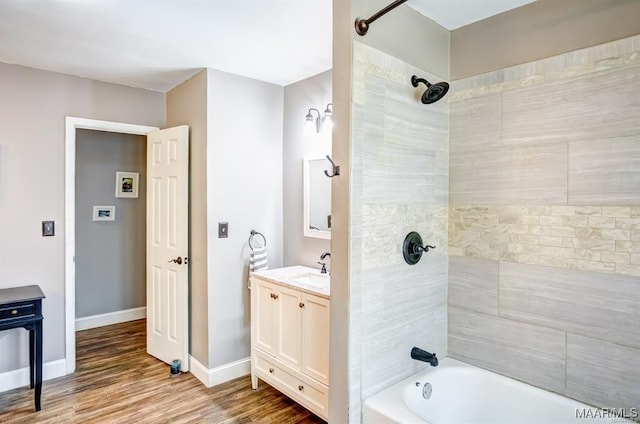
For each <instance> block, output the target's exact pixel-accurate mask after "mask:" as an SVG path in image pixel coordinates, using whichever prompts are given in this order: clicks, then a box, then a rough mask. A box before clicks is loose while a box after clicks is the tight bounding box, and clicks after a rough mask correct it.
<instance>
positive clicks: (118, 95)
mask: <svg viewBox="0 0 640 424" xmlns="http://www.w3.org/2000/svg"><path fill="white" fill-rule="evenodd" d="M0 92H1V93H2V95H1V96H0V287H12V286H19V285H28V284H39V285H40V287H41V288H42V290H43V292H44V294H45V295H46V296H47V298H46V299H45V300H44V301H43V309H44V317H45V319H44V353H43V354H44V361H45V362H49V361H53V360H58V359H62V358H64V357H65V347H64V343H65V342H64V341H65V321H64V320H65V318H64V297H65V292H64V275H65V271H64V263H65V261H64V251H65V238H64V233H65V227H64V214H65V211H64V199H65V186H64V175H65V155H64V152H65V149H64V137H65V116H75V117H82V118H91V119H99V120H108V121H117V122H126V123H134V124H141V125H150V126H158V127H161V126H164V94H162V93H156V92H151V91H147V90H141V89H136V88H130V87H124V86H119V85H114V84H106V83H102V82H97V81H92V80H88V79H84V78H78V77H72V76H68V75H62V74H57V73H52V72H46V71H39V70H35V69H31V68H25V67H21V66H15V65H7V64H0ZM43 220H54V221H55V223H56V226H55V230H56V236H55V237H42V236H41V228H40V227H41V221H43ZM3 333H5V334H3V335H2V336H0V352H2V356H1V357H0V372H4V371H9V370H14V369H17V368H21V367H25V366H27V364H28V354H27V352H28V338H27V332H26V331H23V330H15V331H13V330H12V331H10V332H3Z"/></svg>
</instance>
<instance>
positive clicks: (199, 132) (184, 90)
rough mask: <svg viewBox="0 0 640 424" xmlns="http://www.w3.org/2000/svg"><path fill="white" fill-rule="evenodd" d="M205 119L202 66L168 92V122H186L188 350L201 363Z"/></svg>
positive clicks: (204, 340)
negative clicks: (189, 77) (187, 155)
mask: <svg viewBox="0 0 640 424" xmlns="http://www.w3.org/2000/svg"><path fill="white" fill-rule="evenodd" d="M207 119H208V118H207V71H206V70H203V71H201V72H200V73H198V74H197V75H195V76H194V77H192V78H191V79H189V80H187V81H185V82H183V83H182V84H180V85H178V86H177V87H175V88H173V89H172V90H171V91H169V92H168V93H167V126H168V127H174V126H178V125H189V258H190V259H191V260H190V265H189V271H190V275H189V280H190V286H189V288H190V292H189V305H190V309H189V328H190V334H189V336H190V337H189V343H190V350H189V351H190V353H191V355H192V356H193V357H194V358H195V359H196V360H198V361H199V362H200V363H201V364H203V365H204V366H208V364H209V343H208V340H209V339H208V337H209V327H208V316H209V307H208V302H207V293H208V273H207V268H208V266H207V260H208V258H207V249H208V246H207V135H208V121H207Z"/></svg>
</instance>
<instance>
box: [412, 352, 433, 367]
mask: <svg viewBox="0 0 640 424" xmlns="http://www.w3.org/2000/svg"><path fill="white" fill-rule="evenodd" d="M411 358H412V359H416V360H418V361H422V362H428V363H429V364H430V365H431V366H432V367H437V366H438V358H437V357H436V354H435V353H429V352H427V351H426V350H422V349H420V348H417V347H414V348H413V349H411Z"/></svg>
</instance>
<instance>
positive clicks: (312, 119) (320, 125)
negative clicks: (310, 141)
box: [304, 103, 333, 134]
mask: <svg viewBox="0 0 640 424" xmlns="http://www.w3.org/2000/svg"><path fill="white" fill-rule="evenodd" d="M332 107H333V103H329V104H327V107H326V108H325V109H324V112H323V113H322V114H321V113H320V111H319V110H318V109H316V108H313V107H312V108H311V109H309V111H308V112H307V116H306V117H305V122H304V132H305V134H312V133H313V132H314V131H315V132H316V133H319V132H322V131H326V130H331V128H333V111H332V110H331V108H332ZM313 112H315V114H314V113H313Z"/></svg>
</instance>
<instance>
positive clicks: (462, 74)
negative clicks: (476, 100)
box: [376, 0, 640, 80]
mask: <svg viewBox="0 0 640 424" xmlns="http://www.w3.org/2000/svg"><path fill="white" fill-rule="evenodd" d="M639 16H640V2H639V1H637V0H538V1H536V2H533V3H530V4H527V5H525V6H522V7H519V8H517V9H513V10H510V11H507V12H504V13H502V14H500V15H496V16H493V17H490V18H487V19H484V20H482V21H480V22H476V23H473V24H470V25H467V26H465V27H462V28H459V29H456V30H454V31H452V32H451V79H453V80H458V79H462V78H466V77H469V76H472V75H479V74H482V73H485V72H489V71H495V70H497V69H502V68H506V67H509V66H513V65H517V64H521V63H527V62H531V61H534V60H538V59H542V58H545V57H551V56H555V55H557V54H561V53H565V52H569V51H572V50H578V49H582V48H585V47H589V46H595V45H598V44H601V43H605V42H608V41H613V40H618V39H621V38H625V37H629V36H631V35H635V34H638V33H639V32H640V24H638V19H639V18H638V17H639ZM376 24H377V22H376Z"/></svg>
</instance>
